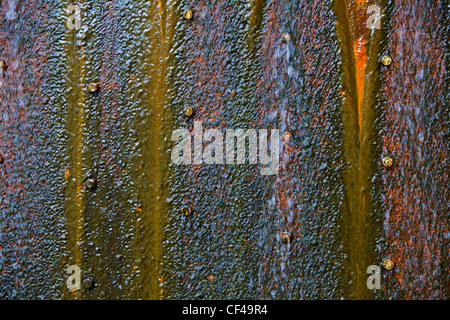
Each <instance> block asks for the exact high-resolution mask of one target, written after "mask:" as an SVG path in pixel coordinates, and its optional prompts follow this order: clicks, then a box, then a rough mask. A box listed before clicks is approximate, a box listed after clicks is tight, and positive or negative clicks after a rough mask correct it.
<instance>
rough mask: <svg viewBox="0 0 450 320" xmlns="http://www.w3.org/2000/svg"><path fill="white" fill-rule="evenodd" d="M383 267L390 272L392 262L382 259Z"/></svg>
mask: <svg viewBox="0 0 450 320" xmlns="http://www.w3.org/2000/svg"><path fill="white" fill-rule="evenodd" d="M383 267H384V268H385V269H386V270H388V271H389V270H392V269H393V268H394V262H393V261H392V260H391V259H384V261H383Z"/></svg>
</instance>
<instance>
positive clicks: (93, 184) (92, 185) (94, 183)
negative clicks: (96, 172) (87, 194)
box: [86, 178, 97, 190]
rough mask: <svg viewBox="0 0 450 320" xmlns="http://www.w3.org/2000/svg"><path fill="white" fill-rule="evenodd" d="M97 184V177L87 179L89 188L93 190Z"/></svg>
mask: <svg viewBox="0 0 450 320" xmlns="http://www.w3.org/2000/svg"><path fill="white" fill-rule="evenodd" d="M96 185H97V182H96V181H95V179H92V178H89V179H87V180H86V188H88V189H89V190H93V189H94V188H95V186H96Z"/></svg>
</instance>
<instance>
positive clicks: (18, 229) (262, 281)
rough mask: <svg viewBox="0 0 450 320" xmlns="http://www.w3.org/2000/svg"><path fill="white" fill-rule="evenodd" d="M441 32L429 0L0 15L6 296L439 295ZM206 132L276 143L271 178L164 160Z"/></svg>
mask: <svg viewBox="0 0 450 320" xmlns="http://www.w3.org/2000/svg"><path fill="white" fill-rule="evenodd" d="M74 4H76V5H78V6H79V8H80V18H81V20H80V25H78V26H79V27H80V28H77V27H74V28H72V27H71V26H72V24H70V23H67V19H68V17H71V18H70V19H72V18H74V17H75V16H71V15H73V14H74V12H75V14H76V11H69V12H68V11H67V8H69V5H74ZM371 5H376V6H378V7H379V8H380V12H381V13H382V18H381V22H380V23H381V27H380V29H376V28H375V29H370V28H368V22H367V21H368V19H370V17H371V15H372V14H373V13H374V12H376V8H375V9H374V7H371V8H370V9H369V6H371ZM449 25H450V24H449V12H448V6H447V5H446V2H445V1H444V0H426V1H421V2H420V3H418V2H417V1H413V0H399V1H390V0H377V1H375V0H374V1H371V0H335V1H332V0H325V1H324V0H321V1H319V0H308V1H302V0H299V1H290V0H280V1H269V0H251V1H239V0H233V1H225V0H218V1H207V0H177V1H170V0H167V1H163V0H155V1H131V0H122V1H119V0H114V1H86V0H85V1H78V2H76V3H72V2H71V1H69V0H37V1H30V0H22V1H18V0H5V1H2V2H1V3H0V61H3V62H4V64H3V66H2V67H1V68H0V99H1V102H0V103H1V104H0V176H1V182H0V297H1V298H7V299H31V298H34V299H42V298H47V299H138V298H139V299H247V298H253V299H355V298H356V299H448V297H449V288H450V275H449V269H450V265H449V259H448V257H449V254H450V222H449V221H450V220H449V212H450V210H449V209H450V205H449V203H450V202H449V195H450V181H449V179H450V177H449V163H448V157H449V151H450V150H449V140H448V136H449V122H450V119H449V77H448V71H447V70H448V57H449V47H448V33H449ZM73 26H77V24H76V23H75V24H73ZM385 56H389V57H390V58H391V61H390V64H389V63H386V62H387V59H384V58H383V57H385ZM200 122H201V126H202V129H203V132H204V131H205V130H208V129H216V130H218V132H223V133H225V132H226V130H227V129H244V130H247V129H256V130H257V131H258V130H259V129H268V132H269V133H270V129H278V130H279V132H280V134H279V142H280V153H279V154H280V158H279V168H278V172H277V173H276V174H275V175H262V174H261V168H263V167H264V165H263V164H261V163H259V162H258V163H257V164H251V163H249V161H247V162H246V163H245V164H236V163H235V164H234V165H232V164H213V165H211V164H206V163H203V164H197V163H195V159H194V162H193V164H190V165H185V164H183V165H178V164H175V163H173V162H171V150H172V148H173V147H174V144H175V142H173V141H171V136H172V132H173V131H174V130H176V129H180V128H184V129H187V130H189V132H190V133H193V132H194V131H195V130H198V129H199V124H200ZM268 138H269V139H270V137H268ZM203 139H204V140H203V142H202V143H201V144H198V142H195V141H194V139H193V137H192V144H193V145H194V149H195V148H196V147H197V148H198V147H207V146H208V143H206V141H205V140H206V137H204V138H203ZM269 141H270V140H269ZM224 144H225V141H224ZM249 144H250V142H249ZM387 157H390V158H392V161H393V164H392V166H386V162H385V161H384V160H385V159H386V158H387ZM247 160H248V159H247ZM380 160H381V161H380ZM389 261H390V262H392V264H391V263H390V262H389ZM72 265H76V266H78V267H79V268H80V271H81V275H80V279H81V288H80V290H69V289H68V288H67V285H66V283H67V278H68V276H69V275H68V274H67V268H68V267H69V266H72ZM371 265H375V266H379V267H382V266H384V268H382V269H381V289H378V290H375V291H373V290H369V289H368V288H367V286H366V280H367V277H368V275H367V273H366V270H367V268H368V267H369V266H371ZM386 266H387V268H386ZM387 269H390V270H389V271H388V270H387Z"/></svg>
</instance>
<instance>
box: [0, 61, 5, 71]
mask: <svg viewBox="0 0 450 320" xmlns="http://www.w3.org/2000/svg"><path fill="white" fill-rule="evenodd" d="M5 67H6V62H5V60H0V69H5Z"/></svg>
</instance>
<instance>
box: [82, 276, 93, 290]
mask: <svg viewBox="0 0 450 320" xmlns="http://www.w3.org/2000/svg"><path fill="white" fill-rule="evenodd" d="M81 284H82V285H83V288H84V289H86V290H92V289H94V287H95V282H94V278H92V277H86V278H84V279H83V281H82V282H81Z"/></svg>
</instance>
